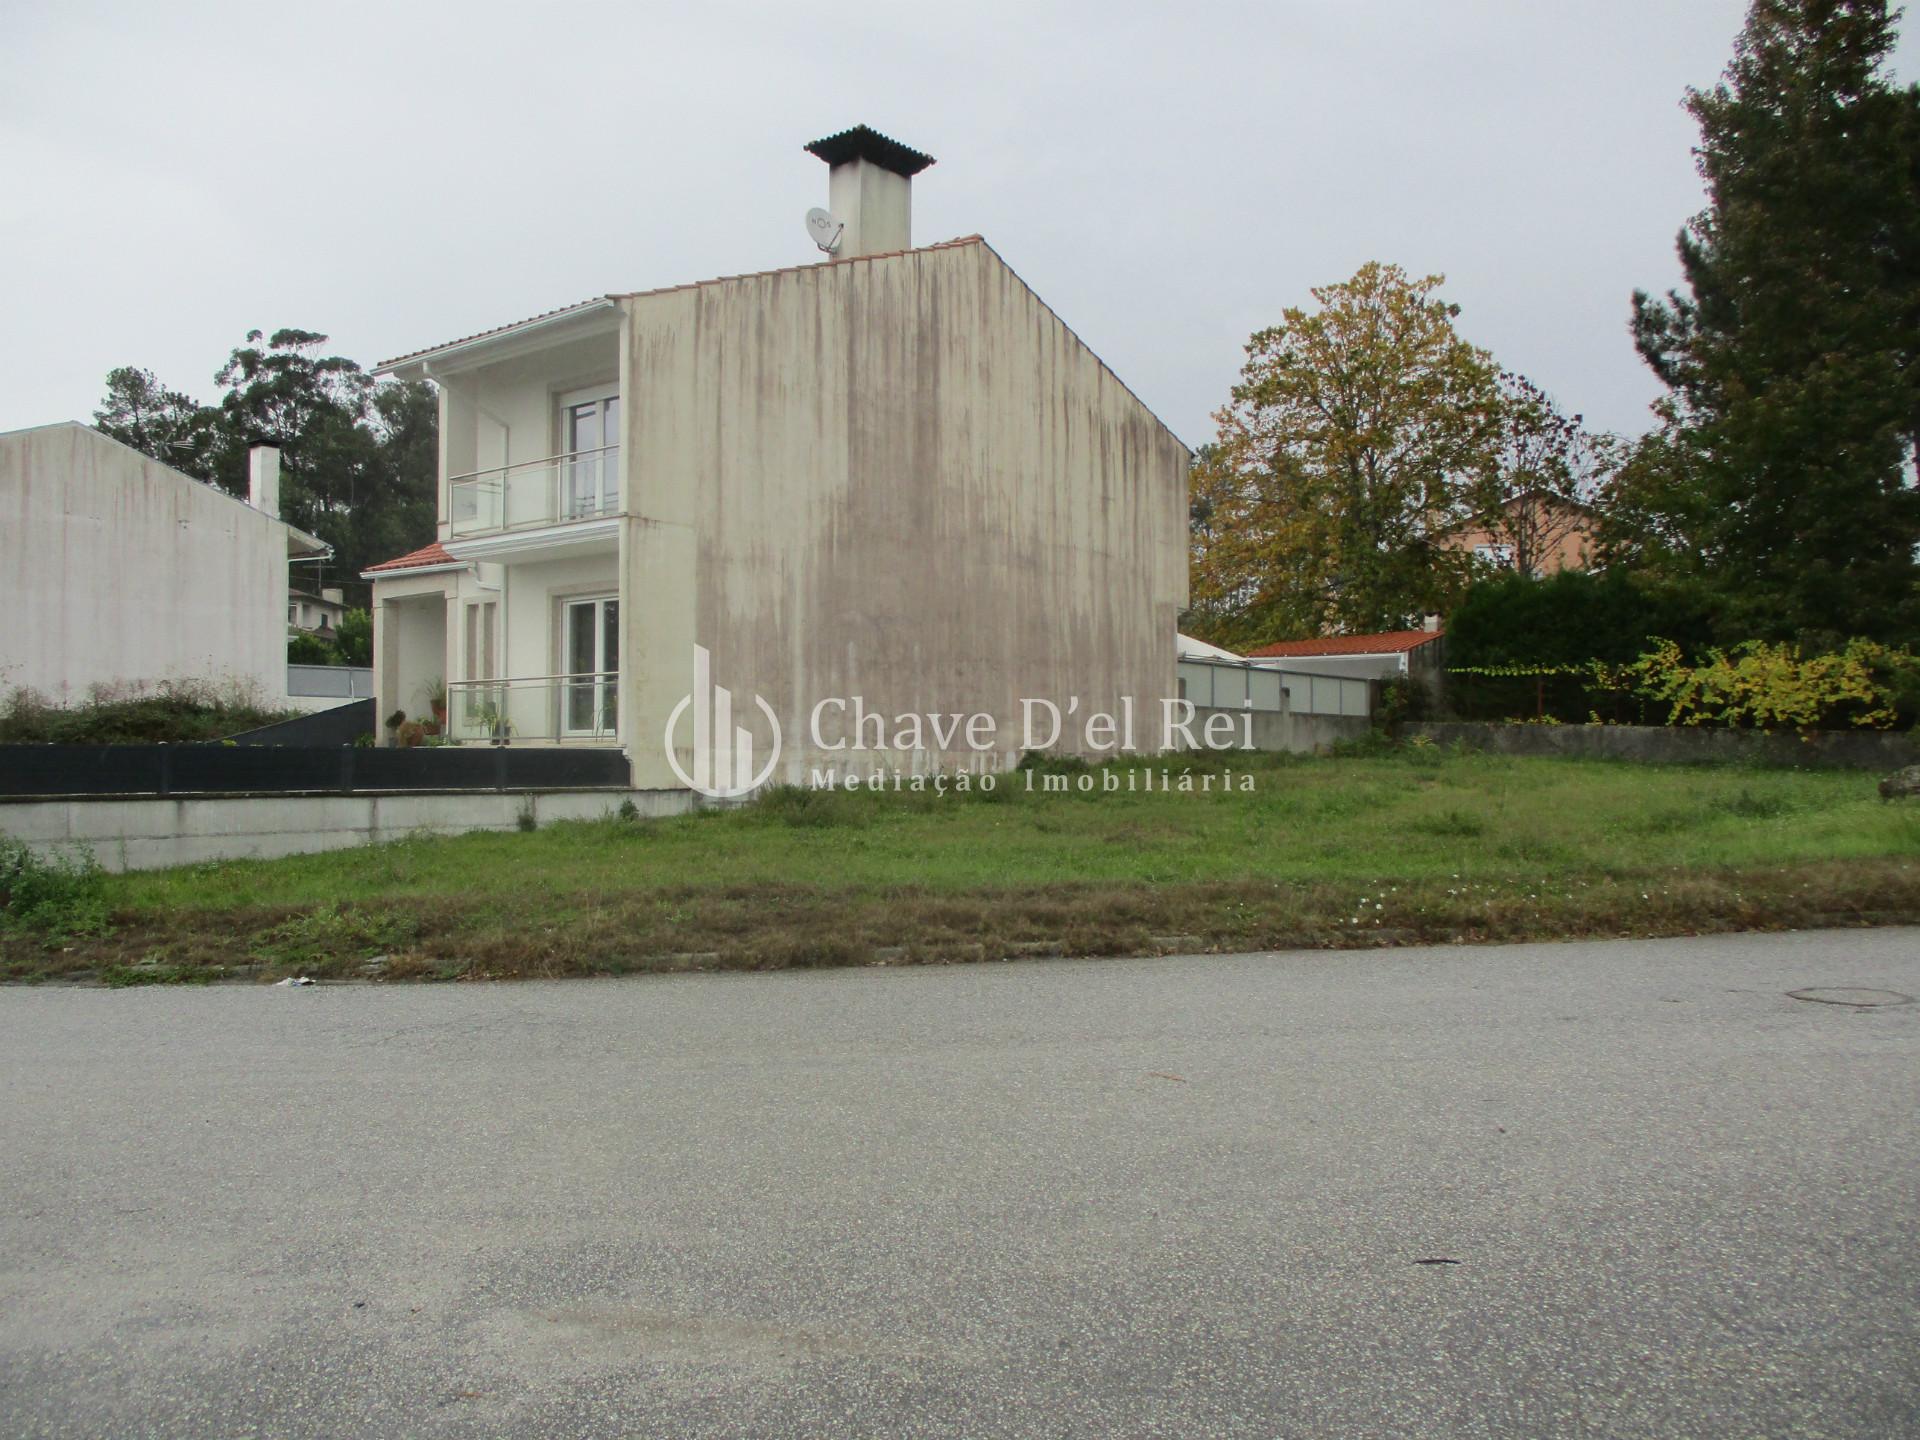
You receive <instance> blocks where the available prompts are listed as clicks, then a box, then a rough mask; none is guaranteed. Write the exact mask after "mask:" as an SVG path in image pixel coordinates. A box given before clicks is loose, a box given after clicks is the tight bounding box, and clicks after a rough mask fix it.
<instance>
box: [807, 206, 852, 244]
mask: <svg viewBox="0 0 1920 1440" xmlns="http://www.w3.org/2000/svg"><path fill="white" fill-rule="evenodd" d="M846 228H847V227H846V224H845V223H844V222H843V221H840V220H836V219H834V217H833V213H832V212H831V211H828V210H822V209H821V208H820V207H819V206H818V205H816V206H814V207H813V209H811V210H809V211H807V234H808V235H810V236H811V237H812V238H813V243H814V244H816V245H818V246H819V247H820V248H821V249H822V250H824V251H826V252H827V254H829V255H831V254H833V252H834V251H836V250H838V249H839V248H840V232H841V231H843V230H845V229H846Z"/></svg>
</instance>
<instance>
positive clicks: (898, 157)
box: [806, 125, 934, 180]
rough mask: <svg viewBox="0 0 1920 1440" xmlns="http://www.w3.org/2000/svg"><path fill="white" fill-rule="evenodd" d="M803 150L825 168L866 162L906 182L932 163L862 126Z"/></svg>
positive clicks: (929, 157) (931, 159)
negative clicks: (889, 171) (815, 157)
mask: <svg viewBox="0 0 1920 1440" xmlns="http://www.w3.org/2000/svg"><path fill="white" fill-rule="evenodd" d="M806 149H807V153H808V154H810V155H818V156H819V157H820V158H821V159H822V160H824V161H826V162H827V164H829V165H845V164H846V163H847V162H849V161H851V160H867V161H871V162H872V163H873V164H875V165H878V166H879V167H880V168H881V169H882V170H891V171H892V172H893V173H894V174H896V175H899V176H903V177H904V178H906V179H909V180H911V179H912V178H913V177H914V176H915V175H918V174H919V173H920V172H921V171H922V170H924V169H926V168H927V167H928V166H929V165H931V164H933V163H934V159H933V156H931V155H923V154H921V153H920V152H919V151H918V150H915V149H912V148H911V147H909V146H906V145H902V144H901V143H900V142H899V141H898V140H894V139H891V138H889V137H888V136H885V135H882V134H881V133H880V132H879V131H878V130H869V129H868V128H867V127H866V126H864V125H856V126H854V127H853V128H852V129H851V130H842V131H841V132H840V133H839V134H838V135H829V136H827V137H826V139H824V140H816V141H814V142H813V143H812V144H811V145H809V146H807V147H806Z"/></svg>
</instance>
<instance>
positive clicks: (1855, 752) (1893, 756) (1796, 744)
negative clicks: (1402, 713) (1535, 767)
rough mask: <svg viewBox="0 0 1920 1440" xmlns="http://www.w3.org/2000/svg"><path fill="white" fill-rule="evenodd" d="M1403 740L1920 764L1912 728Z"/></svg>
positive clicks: (1670, 757) (1464, 734) (1454, 733)
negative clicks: (1806, 734) (1809, 734)
mask: <svg viewBox="0 0 1920 1440" xmlns="http://www.w3.org/2000/svg"><path fill="white" fill-rule="evenodd" d="M1399 734H1400V736H1401V737H1402V738H1403V739H1408V738H1411V737H1413V736H1416V735H1424V736H1426V737H1427V738H1428V739H1430V740H1432V741H1433V742H1434V743H1435V744H1438V745H1454V744H1465V745H1467V746H1470V747H1471V748H1473V749H1475V750H1489V751H1492V752H1494V753H1495V754H1499V755H1560V756H1568V757H1573V758H1578V759H1587V760H1632V761H1637V762H1639V763H1641V764H1646V765H1800V766H1811V767H1815V768H1820V769H1857V770H1878V771H1883V772H1884V771H1890V770H1898V769H1900V768H1901V767H1903V766H1906V765H1915V764H1920V740H1916V739H1915V737H1914V736H1913V735H1912V734H1911V733H1887V732H1882V731H1869V730H1855V731H1833V732H1829V733H1825V734H1819V735H1815V736H1814V737H1813V738H1812V739H1810V740H1802V739H1801V738H1800V737H1799V736H1797V735H1774V734H1769V733H1767V732H1766V731H1762V730H1704V729H1695V728H1691V727H1667V726H1661V725H1483V724H1475V723H1437V722H1436V723H1431V724H1414V725H1402V726H1401V727H1400V730H1399Z"/></svg>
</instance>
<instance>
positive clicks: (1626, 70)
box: [0, 0, 1916, 444]
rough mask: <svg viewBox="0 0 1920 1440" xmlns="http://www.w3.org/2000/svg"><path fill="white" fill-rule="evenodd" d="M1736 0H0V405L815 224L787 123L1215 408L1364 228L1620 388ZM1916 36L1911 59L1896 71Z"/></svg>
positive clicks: (1082, 325)
mask: <svg viewBox="0 0 1920 1440" xmlns="http://www.w3.org/2000/svg"><path fill="white" fill-rule="evenodd" d="M1744 10H1745V4H1744V0H1607V3H1604V4H1596V3H1590V0H1370V3H1369V0H1267V3H1261V4H1252V5H1246V6H1228V5H1209V4H1205V3H1189V4H1185V5H1156V6H1131V5H1125V4H1117V3H1102V4H1089V5H1085V6H1080V5H1059V6H1048V5H1042V4H1031V3H1029V4H1007V5H997V4H989V3H978V0H971V3H968V4H964V5H961V4H947V5H940V6H928V7H924V8H923V7H919V6H913V5H906V4H901V3H899V0H886V3H875V4H868V3H863V0H836V3H835V4H832V5H824V4H808V5H793V6H782V7H777V8H767V7H757V6H730V5H725V4H703V5H699V6H697V7H693V6H690V7H686V8H685V10H680V9H679V8H678V7H676V8H674V9H669V8H668V7H664V6H652V5H638V4H632V3H624V4H607V5H563V4H553V3H531V0H522V3H516V4H496V3H476V0H467V3H461V4H458V5H453V4H448V5H425V4H420V5H411V4H392V3H389V4H379V5H359V4H348V3H339V0H328V3H325V4H303V5H263V4H259V3H249V4H244V5H231V6H228V5H220V6H214V5H196V4H187V3H168V4H164V5H159V4H152V3H146V0H142V3H139V4H127V5H98V6H89V5H84V4H73V3H42V0H4V3H3V4H0V196H3V197H4V199H3V200H0V277H4V283H0V317H4V325H3V326H0V335H4V343H0V429H11V428H14V427H18V426H25V425H35V424H42V423H45V422H48V421H53V420H64V419H86V418H88V417H89V416H90V415H91V413H92V410H93V408H94V406H95V404H96V403H97V401H98V398H99V395H100V392H101V380H102V377H103V376H104V375H105V374H106V372H107V370H108V369H110V368H111V367H113V366H115V365H121V364H135V365H140V366H143V367H145V368H148V369H151V370H153V371H155V372H156V373H157V374H158V375H160V377H161V378H162V379H164V380H165V381H166V382H167V383H169V384H171V385H174V386H177V387H179V388H182V389H185V390H188V391H190V392H192V393H195V394H198V395H200V396H202V397H205V398H211V397H212V396H213V395H214V393H215V391H216V387H215V386H214V384H213V380H212V376H213V372H214V371H215V370H216V369H217V368H218V367H219V365H220V363H221V361H222V360H223V359H224V358H225V356H226V353H227V351H228V350H230V349H231V348H233V346H234V345H236V344H237V343H239V342H240V340H241V339H242V337H244V335H245V333H246V332H247V331H248V330H250V329H255V328H259V329H265V330H268V331H271V330H273V329H276V328H279V327H282V326H298V327H302V328H306V329H313V330H319V331H324V332H326V333H327V334H329V335H331V336H332V337H333V348H334V349H336V350H337V351H339V352H340V353H342V354H346V355H350V356H352V357H354V358H355V359H357V360H360V361H362V362H363V363H366V364H368V365H371V364H372V363H373V362H375V361H376V360H379V359H381V358H384V357H386V356H389V355H393V354H398V353H401V352H404V351H408V350H412V349H416V348H419V347H422V346H425V345H429V344H433V343H435V342H438V341H442V340H447V339H451V338H454V337H456V336H459V335H464V334H467V333H469V332H471V331H474V330H478V329H483V328H485V327H488V326H491V325H496V324H501V323H504V322H507V321H511V320H515V319H519V318H522V317H524V316H527V315H531V314H533V313H535V312H538V311H541V310H547V309H551V308H553V307H554V306H557V305H562V304H567V303H570V302H573V301H575V300H580V299H583V298H585V297H587V296H591V295H597V294H601V293H604V292H606V291H609V290H628V289H644V288H648V287H652V286H657V285H667V284H674V283H678V282H682V281H687V280H695V279H703V278H707V277H710V276H715V275H723V274H732V273H738V272H741V271H747V270H758V269H768V268H773V267H776V266H780V265H791V264H800V263H805V262H807V261H809V260H811V259H814V258H817V252H815V251H813V249H812V247H811V245H810V243H809V241H808V240H807V238H806V236H805V234H804V232H803V230H802V225H801V217H802V215H803V214H804V212H805V211H806V209H807V207H808V206H810V205H815V204H824V203H825V199H826V168H825V166H823V165H821V164H820V162H818V161H817V160H815V159H813V158H812V157H811V156H808V155H806V154H803V153H802V152H801V148H800V147H801V146H802V145H803V144H804V143H805V142H806V141H808V140H811V139H814V138H816V137H818V136H821V135H825V134H829V133H831V132H833V131H836V130H840V129H844V128H845V127H847V126H849V125H852V124H856V123H866V124H869V125H872V126H873V127H874V128H876V129H879V130H882V131H884V132H886V133H887V134H890V135H892V136H894V137H895V138H896V139H899V140H902V141H905V142H906V143H907V144H910V145H912V146H915V147H916V148H918V149H922V150H925V151H927V152H929V153H931V154H933V155H935V156H937V157H938V159H939V164H937V165H936V166H935V167H934V168H933V169H932V170H930V171H927V172H926V173H924V174H922V175H921V176H920V177H919V178H918V179H917V180H916V181H915V184H914V238H915V240H916V241H917V242H921V243H924V242H928V241H934V240H943V239H948V238H951V237H953V236H956V235H964V234H971V233H974V232H979V233H981V234H983V235H985V236H986V237H987V239H988V240H990V241H991V242H992V243H993V245H994V247H995V248H996V249H997V250H998V251H999V252H1000V254H1001V255H1002V256H1004V257H1005V258H1006V260H1007V261H1008V263H1010V264H1011V265H1012V266H1013V267H1014V268H1015V269H1016V270H1018V271H1019V272H1020V273H1021V275H1022V276H1023V277H1025V279H1026V280H1027V281H1028V282H1029V283H1030V284H1031V285H1032V286H1033V287H1034V288H1035V289H1036V290H1037V291H1038V292H1039V293H1040V295H1041V296H1042V297H1044V298H1045V299H1046V300H1047V301H1048V302H1049V303H1050V304H1051V305H1052V306H1053V307H1054V308H1055V309H1056V310H1057V311H1058V312H1059V313H1060V315H1061V316H1062V317H1063V318H1064V319H1065V320H1066V322H1067V323H1068V324H1069V325H1071V326H1073V327H1074V329H1075V330H1076V331H1078V332H1079V334H1080V336H1081V337H1082V338H1083V339H1084V340H1086V341H1087V343H1088V344H1090V345H1092V346H1093V347H1094V349H1095V350H1097V351H1099V352H1100V354H1101V355H1102V356H1103V357H1104V358H1105V359H1106V360H1107V362H1108V363H1109V364H1111V365H1112V366H1113V368H1114V369H1115V370H1116V371H1117V372H1118V373H1119V374H1120V376H1121V377H1122V378H1123V379H1125V380H1126V381H1127V382H1128V384H1130V385H1131V386H1132V387H1133V388H1134V390H1135V391H1136V392H1138V393H1139V395H1140V396H1141V397H1142V398H1143V399H1144V400H1145V401H1146V402H1147V403H1148V404H1149V405H1150V406H1152V407H1153V408H1154V409H1155V410H1156V411H1157V412H1158V413H1159V414H1160V416H1161V417H1162V418H1163V419H1164V420H1166V421H1167V423H1168V424H1170V425H1171V426H1172V427H1173V428H1174V429H1175V430H1176V431H1177V432H1178V433H1179V434H1180V435H1181V437H1182V438H1183V439H1185V440H1187V441H1188V442H1189V443H1190V444H1198V443H1200V442H1202V441H1204V440H1206V439H1209V438H1210V437H1211V436H1212V434H1213V423H1212V420H1211V415H1212V412H1213V411H1214V410H1216V409H1217V408H1219V406H1220V405H1221V404H1222V403H1223V401H1224V400H1225V398H1226V392H1227V388H1228V386H1229V385H1230V384H1231V383H1232V382H1233V379H1234V377H1235V375H1236V373H1237V371H1238V369H1239V366H1240V363H1241V360H1242V358H1243V356H1242V350H1241V347H1242V345H1243V344H1244V343H1245V341H1246V338H1247V336H1248V334H1249V333H1250V332H1251V331H1253V330H1254V329H1256V328H1257V327H1259V326H1261V325H1264V324H1269V323H1272V322H1273V321H1275V320H1277V319H1278V318H1279V314H1280V311H1281V309H1282V307H1284V306H1286V305H1290V304H1301V303H1306V302H1307V301H1308V299H1309V296H1308V293H1307V292H1308V289H1309V287H1310V286H1314V285H1319V284H1326V283H1330V282H1334V281H1338V280H1341V279H1344V278H1346V277H1347V276H1348V275H1350V274H1352V272H1353V271H1354V270H1355V269H1356V268H1357V267H1358V266H1359V265H1360V264H1361V263H1362V262H1364V261H1366V260H1369V259H1379V260H1388V261H1394V262H1397V263H1399V264H1401V265H1403V266H1405V267H1406V268H1407V269H1409V270H1411V271H1413V272H1414V273H1415V274H1422V273H1426V272H1431V271H1438V272H1444V273H1445V274H1446V276H1447V286H1446V293H1447V294H1448V295H1449V296H1450V298H1452V299H1454V300H1456V301H1457V302H1459V304H1460V305H1461V306H1462V307H1463V309H1464V313H1463V314H1462V316H1461V320H1460V324H1461V327H1462V329H1463V330H1464V332H1465V333H1466V334H1467V335H1468V337H1469V338H1471V339H1473V340H1475V341H1476V342H1478V343H1480V344H1483V345H1486V346H1488V347H1490V348H1491V349H1492V350H1493V352H1494V354H1495V355H1496V356H1497V357H1498V359H1499V360H1500V362H1501V363H1502V364H1504V365H1506V366H1508V367H1510V368H1513V369H1517V370H1520V371H1523V372H1524V373H1526V374H1528V375H1530V376H1531V377H1532V378H1534V379H1535V380H1536V381H1538V382H1539V383H1541V384H1542V385H1544V386H1546V387H1547V388H1548V389H1549V390H1551V391H1552V392H1553V393H1554V394H1555V395H1556V396H1558V397H1559V398H1560V399H1561V401H1562V402H1563V403H1564V404H1565V405H1567V406H1568V407H1569V408H1570V409H1574V410H1580V411H1584V412H1585V413H1586V415H1587V416H1588V418H1589V420H1590V421H1591V422H1593V423H1595V424H1598V425H1601V426H1605V427H1608V428H1613V429H1618V430H1623V431H1637V430H1640V429H1643V428H1645V425H1646V423H1647V419H1646V406H1647V403H1648V401H1649V400H1651V399H1652V398H1653V396H1654V394H1655V393H1656V388H1657V387H1656V386H1655V385H1654V383H1653V381H1652V380H1651V378H1650V377H1649V375H1648V374H1647V372H1646V370H1645V369H1644V367H1643V366H1642V365H1641V364H1640V362H1639V360H1638V358H1637V357H1636V356H1635V354H1634V351H1633V346H1632V343H1631V341H1630V340H1629V339H1628V336H1627V329H1626V324H1627V313H1628V297H1629V295H1630V293H1631V292H1632V290H1633V288H1634V287H1635V286H1636V285H1642V286H1647V287H1650V288H1665V287H1666V286H1668V285H1670V284H1672V283H1674V281H1675V280H1676V278H1677V270H1676V266H1675V262H1674V259H1673V236H1674V232H1675V230H1676V229H1677V228H1678V227H1679V225H1680V224H1681V223H1682V222H1683V221H1684V220H1685V218H1686V217H1687V216H1688V215H1689V214H1690V213H1692V212H1693V211H1694V210H1696V209H1698V208H1699V205H1700V198H1701V197H1700V189H1699V184H1698V181H1697V179H1696V177H1695V175H1694V172H1693V164H1692V159H1691V156H1690V153H1689V147H1690V146H1691V144H1692V142H1693V139H1694V132H1693V127H1692V124H1691V122H1690V121H1689V119H1688V118H1687V116H1686V115H1685V114H1684V113H1683V112H1682V111H1681V109H1680V99H1681V94H1682V91H1683V89H1684V87H1685V86H1687V85H1688V84H1689V83H1694V84H1706V83H1709V82H1711V81H1712V80H1713V79H1714V78H1715V77H1716V76H1717V75H1718V74H1719V72H1720V70H1721V69H1722V68H1723V67H1724V65H1725V63H1726V61H1727V57H1728V55H1729V52H1730V48H1731V43H1732V40H1733V37H1734V35H1735V33H1736V32H1737V30H1738V29H1739V25H1740V21H1741V18H1742V16H1743V14H1744ZM1914 59H1915V45H1914V43H1913V41H1912V40H1911V39H1908V40H1906V41H1905V42H1904V43H1903V47H1902V50H1901V54H1900V67H1899V68H1900V72H1901V74H1902V76H1903V78H1910V77H1911V76H1912V75H1913V74H1914V71H1915V68H1916V67H1915V64H1914Z"/></svg>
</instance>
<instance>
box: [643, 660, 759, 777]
mask: <svg viewBox="0 0 1920 1440" xmlns="http://www.w3.org/2000/svg"><path fill="white" fill-rule="evenodd" d="M712 673H713V662H712V657H711V656H709V655H708V654H707V651H706V648H705V647H704V646H701V645H696V646H694V647H693V693H692V694H690V695H688V696H686V697H685V698H684V699H682V700H681V702H680V703H679V704H678V705H676V706H674V707H673V713H672V714H671V715H669V716H668V717H667V734H666V744H667V764H668V765H669V766H670V767H672V770H673V773H674V774H675V775H676V776H678V777H679V780H680V783H681V784H682V785H685V786H686V787H687V788H688V789H689V790H693V791H696V792H697V793H699V794H701V795H705V796H706V797H707V798H708V799H710V800H733V799H737V798H739V797H740V796H742V795H748V794H751V793H752V792H753V791H755V790H758V789H759V788H760V787H761V786H762V785H764V784H766V783H767V780H768V778H769V777H771V776H772V774H773V767H774V766H775V765H776V764H778V763H779V760H780V721H779V718H778V717H777V716H775V714H774V713H773V707H772V706H771V705H769V704H767V702H766V701H765V700H763V699H761V698H760V696H758V695H756V696H754V697H753V703H754V704H756V705H758V706H759V707H760V713H761V714H762V715H764V716H766V717H767V725H768V727H769V729H770V730H771V732H772V735H773V742H772V744H770V745H769V746H768V747H767V750H766V759H765V763H763V764H762V765H760V766H759V768H758V769H756V768H755V767H754V761H755V759H756V757H757V751H758V747H757V745H756V743H755V740H754V734H753V732H752V731H751V730H749V729H748V728H747V727H746V726H744V725H741V724H739V723H737V722H736V721H735V719H734V714H733V692H732V691H730V690H728V689H726V688H725V687H724V686H720V685H715V684H713V682H712ZM688 710H692V711H693V745H692V753H693V771H692V773H691V774H689V773H688V772H687V771H686V770H685V769H684V768H682V766H681V764H680V751H679V748H678V746H676V745H675V743H674V740H675V736H676V734H677V732H678V731H679V729H680V717H681V716H682V715H684V714H686V713H687V711H688Z"/></svg>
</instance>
